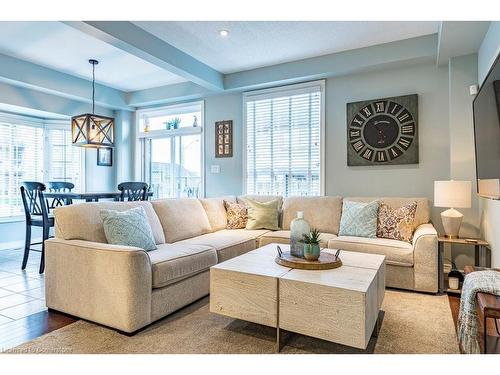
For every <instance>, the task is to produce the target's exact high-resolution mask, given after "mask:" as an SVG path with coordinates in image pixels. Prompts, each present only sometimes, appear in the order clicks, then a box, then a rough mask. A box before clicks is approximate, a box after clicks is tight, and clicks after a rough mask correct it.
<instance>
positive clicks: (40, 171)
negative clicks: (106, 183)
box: [0, 114, 84, 220]
mask: <svg viewBox="0 0 500 375" xmlns="http://www.w3.org/2000/svg"><path fill="white" fill-rule="evenodd" d="M82 155H83V154H82V150H81V148H79V147H74V146H72V144H71V127H70V123H69V121H68V122H67V123H66V122H59V123H57V124H52V123H45V122H44V121H43V120H37V119H31V118H29V117H25V116H17V115H10V114H0V220H2V219H9V218H11V217H16V216H17V217H19V216H22V215H24V210H23V207H22V200H21V192H20V187H21V183H22V182H23V181H40V182H48V181H69V182H73V183H74V184H75V190H79V189H80V188H81V187H82V183H83V175H82V174H83V171H84V169H83V156H82Z"/></svg>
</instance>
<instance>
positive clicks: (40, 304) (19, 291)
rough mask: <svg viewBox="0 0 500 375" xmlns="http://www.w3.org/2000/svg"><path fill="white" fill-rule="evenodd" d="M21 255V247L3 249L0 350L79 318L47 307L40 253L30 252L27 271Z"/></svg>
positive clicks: (0, 293) (0, 268)
mask: <svg viewBox="0 0 500 375" xmlns="http://www.w3.org/2000/svg"><path fill="white" fill-rule="evenodd" d="M22 256H23V251H22V250H21V249H9V250H0V352H1V351H3V350H7V349H10V348H13V347H15V346H17V345H20V344H22V343H24V342H27V341H30V340H33V339H35V338H37V337H39V336H41V335H43V334H45V333H48V332H51V331H53V330H56V329H58V328H61V327H64V326H65V325H68V324H71V323H73V322H75V321H76V320H75V319H74V318H71V317H68V316H66V315H63V314H59V313H56V312H52V311H50V312H49V311H47V307H46V306H45V281H44V275H40V274H39V273H38V266H39V264H40V253H38V252H33V251H32V252H31V253H30V257H29V260H28V266H27V267H26V270H24V271H22V270H21V263H22Z"/></svg>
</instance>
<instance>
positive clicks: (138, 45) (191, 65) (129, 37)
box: [64, 21, 224, 90]
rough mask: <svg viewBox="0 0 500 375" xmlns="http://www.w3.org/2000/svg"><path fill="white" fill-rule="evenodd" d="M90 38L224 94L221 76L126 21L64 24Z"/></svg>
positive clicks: (71, 22)
mask: <svg viewBox="0 0 500 375" xmlns="http://www.w3.org/2000/svg"><path fill="white" fill-rule="evenodd" d="M64 23H65V24H67V25H69V26H72V27H74V28H76V29H78V30H80V31H82V32H84V33H86V34H88V35H90V36H93V37H95V38H97V39H100V40H102V41H104V42H106V43H108V44H111V45H112V46H114V47H117V48H119V49H121V50H123V51H125V52H128V53H130V54H132V55H134V56H137V57H139V58H141V59H143V60H145V61H148V62H150V63H152V64H154V65H156V66H159V67H160V68H163V69H165V70H168V71H169V72H171V73H174V74H177V75H178V76H181V77H183V78H185V79H187V80H189V81H191V82H193V83H195V84H197V85H200V86H202V87H205V88H207V89H210V90H223V89H224V86H223V85H224V82H223V75H222V74H221V73H220V72H218V71H217V70H215V69H213V68H211V67H210V66H208V65H206V64H204V63H202V62H201V61H199V60H197V59H195V58H194V57H192V56H190V55H188V54H187V53H185V52H183V51H181V50H180V49H178V48H176V47H174V46H172V45H171V44H169V43H167V42H165V41H164V40H162V39H160V38H157V37H156V36H154V35H153V34H150V33H148V32H147V31H145V30H144V29H141V28H140V27H138V26H136V25H134V24H133V23H131V22H126V21H85V22H80V21H70V22H64Z"/></svg>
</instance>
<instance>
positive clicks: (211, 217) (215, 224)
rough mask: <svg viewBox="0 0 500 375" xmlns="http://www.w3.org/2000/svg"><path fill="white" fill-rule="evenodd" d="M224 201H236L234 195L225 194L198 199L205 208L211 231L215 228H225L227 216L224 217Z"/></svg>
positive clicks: (215, 229)
mask: <svg viewBox="0 0 500 375" xmlns="http://www.w3.org/2000/svg"><path fill="white" fill-rule="evenodd" d="M224 201H227V202H236V197H234V196H227V197H221V198H204V199H200V202H201V205H202V206H203V208H204V209H205V212H206V213H207V216H208V221H209V222H210V227H211V228H212V232H215V231H217V230H221V229H226V224H227V217H226V207H225V206H224Z"/></svg>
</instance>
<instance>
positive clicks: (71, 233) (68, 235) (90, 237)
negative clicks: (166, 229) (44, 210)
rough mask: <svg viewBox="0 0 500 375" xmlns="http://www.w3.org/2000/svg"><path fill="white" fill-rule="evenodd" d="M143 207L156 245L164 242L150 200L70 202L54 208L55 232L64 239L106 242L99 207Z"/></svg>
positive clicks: (110, 208) (116, 209)
mask: <svg viewBox="0 0 500 375" xmlns="http://www.w3.org/2000/svg"><path fill="white" fill-rule="evenodd" d="M134 207H143V208H144V211H146V215H147V217H148V222H149V225H150V226H151V230H152V231H153V236H154V238H155V242H156V244H157V245H160V244H163V243H165V235H164V233H163V228H162V225H161V224H160V220H159V218H158V216H157V215H156V212H155V210H154V209H153V206H152V205H151V202H145V201H137V202H93V203H80V204H72V205H69V206H64V207H58V208H56V209H55V210H54V217H55V234H56V237H57V238H62V239H64V240H84V241H91V242H100V243H107V240H106V235H105V234H104V227H103V225H102V219H101V209H105V210H115V211H125V210H129V209H131V208H134Z"/></svg>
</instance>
